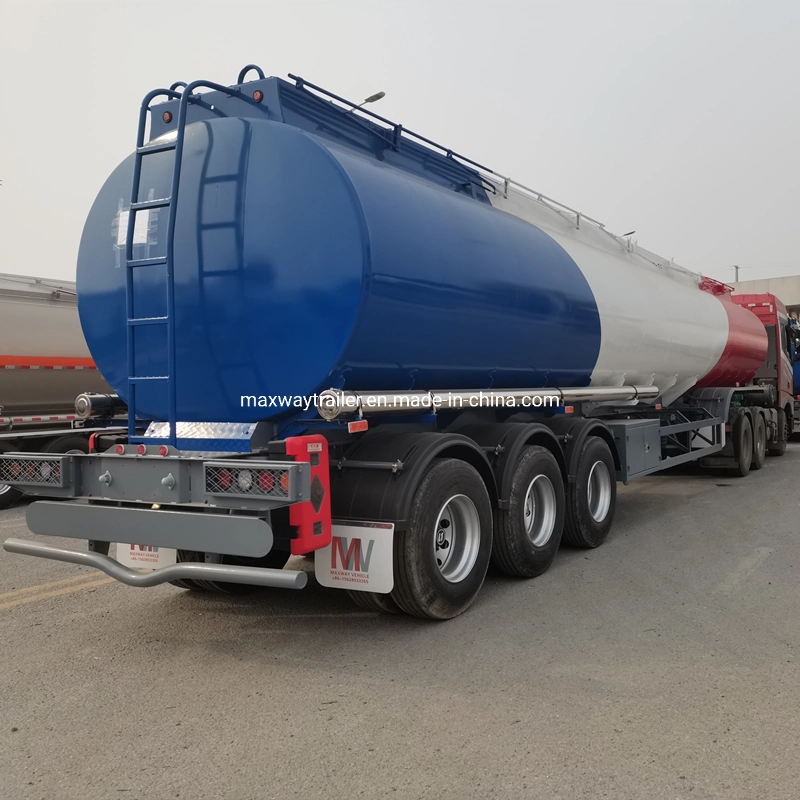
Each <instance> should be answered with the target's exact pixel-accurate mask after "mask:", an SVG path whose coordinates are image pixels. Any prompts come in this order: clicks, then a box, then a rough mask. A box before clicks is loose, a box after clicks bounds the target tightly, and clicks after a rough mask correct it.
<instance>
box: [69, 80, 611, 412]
mask: <svg viewBox="0 0 800 800" xmlns="http://www.w3.org/2000/svg"><path fill="white" fill-rule="evenodd" d="M245 87H246V90H247V95H248V97H251V95H252V91H254V90H255V88H259V89H260V90H261V91H263V93H264V102H263V103H262V104H259V105H256V104H255V103H253V101H252V100H250V101H249V102H244V101H245V100H247V99H248V98H247V97H244V96H243V97H242V98H231V97H228V96H226V95H225V94H223V93H222V92H211V93H208V94H204V95H202V103H201V104H200V105H198V106H197V107H195V106H194V105H187V110H186V114H187V116H186V129H185V144H184V150H183V157H182V159H181V160H180V161H179V163H180V202H179V203H178V204H177V206H176V207H175V210H174V214H171V215H169V216H171V217H172V218H173V221H174V226H175V227H174V236H173V237H171V238H172V241H173V248H174V287H175V291H174V305H175V308H174V325H175V328H174V330H175V337H174V346H175V364H176V365H177V370H173V371H172V372H170V371H169V360H170V359H169V347H168V346H167V343H166V342H165V341H164V336H163V331H160V330H159V328H158V326H141V327H138V328H137V331H136V346H135V353H134V354H133V362H134V364H135V369H136V370H137V372H136V373H133V374H137V375H162V374H167V375H170V377H171V381H172V382H173V386H174V396H175V398H176V403H177V406H176V409H175V413H176V415H177V418H178V419H180V420H182V421H187V422H188V421H209V422H213V421H226V422H235V421H251V420H256V419H269V418H278V417H281V418H283V423H282V424H286V423H287V422H288V421H289V420H290V419H291V418H303V419H305V418H307V417H308V416H309V411H308V410H304V409H300V408H297V407H294V406H292V405H290V406H288V407H287V406H286V405H285V404H282V403H283V401H279V403H278V404H277V405H271V406H266V407H256V408H252V407H251V408H247V407H245V408H243V407H242V406H241V403H240V398H241V396H243V395H255V396H264V397H268V396H277V397H284V398H286V397H290V398H293V397H295V396H308V395H312V394H313V393H314V392H318V391H321V390H323V389H326V388H329V387H331V386H339V387H344V388H347V389H353V390H365V389H390V390H391V389H397V390H403V389H409V388H412V387H413V388H417V389H420V388H428V389H434V388H435V389H447V388H454V389H455V388H463V389H469V388H474V389H481V388H486V389H488V388H501V387H515V386H526V387H537V386H556V385H557V386H565V387H566V386H583V385H587V384H588V382H589V377H590V374H591V371H592V369H593V367H594V365H595V363H596V360H597V355H598V352H599V345H600V321H599V317H598V312H597V307H596V304H595V302H594V298H593V296H592V293H591V290H590V289H589V286H588V284H587V283H586V280H585V279H584V277H583V275H582V273H581V271H580V269H579V268H578V267H577V265H576V264H575V263H574V261H573V260H572V259H571V258H570V257H569V256H568V255H567V253H566V252H565V251H564V250H563V248H561V247H560V246H559V245H558V244H557V243H556V242H555V241H554V240H553V239H552V238H551V237H550V236H548V235H547V234H545V233H544V232H543V231H541V230H540V229H538V228H536V227H534V226H533V225H530V224H528V223H526V222H524V221H522V220H519V219H517V218H515V217H511V216H510V215H507V214H504V213H502V212H500V211H497V210H495V209H493V208H492V207H491V205H490V204H489V202H488V198H487V196H486V192H485V189H484V187H483V185H482V182H481V181H480V177H479V176H478V174H477V172H475V171H474V170H471V169H469V168H468V167H466V166H465V165H463V164H461V163H459V162H458V161H456V160H454V159H452V158H448V157H447V155H446V154H442V155H440V154H438V153H436V152H433V151H432V150H430V149H429V148H426V147H423V146H421V145H419V144H417V143H415V142H411V141H409V140H407V139H405V138H404V137H400V136H394V135H393V134H392V132H391V131H387V130H386V129H385V128H383V127H381V126H379V125H377V124H373V123H371V122H369V121H367V120H364V119H361V118H359V117H357V116H355V115H353V114H345V113H344V110H343V109H341V108H339V107H337V106H335V105H333V104H330V103H327V102H326V101H323V100H321V99H320V98H318V97H315V96H313V95H311V94H310V93H308V92H305V91H303V90H301V89H298V88H296V87H294V86H292V85H291V84H288V83H286V82H284V81H279V80H277V79H265V80H263V81H262V80H258V81H253V82H251V83H248V84H246V85H245ZM245 87H243V88H245ZM226 91H227V92H230V90H226ZM176 103H177V101H171V102H170V103H166V104H164V105H163V106H159V107H158V110H159V112H160V111H161V109H162V108H171V107H172V108H174V106H175V105H176ZM157 117H160V113H159V114H158V115H156V116H154V120H153V123H154V132H155V133H156V134H158V133H159V132H164V131H165V128H164V126H160V123H159V124H158V125H156V118H157ZM159 126H160V127H159ZM172 127H173V129H174V124H173V126H172ZM167 129H168V128H167ZM312 132H313V133H312ZM133 162H134V157H131V158H129V159H128V160H127V161H125V162H123V164H121V165H120V167H118V168H117V170H116V171H115V172H114V173H113V174H112V176H111V177H110V178H109V180H108V181H107V182H106V184H105V186H104V187H103V189H102V190H101V192H100V194H99V195H98V198H97V200H96V201H95V204H94V206H93V207H92V210H91V212H90V214H89V218H88V220H87V223H86V227H85V229H84V235H83V238H82V241H81V249H80V254H79V263H78V298H79V309H80V313H81V322H82V324H83V327H84V333H85V334H86V338H87V341H88V343H89V346H90V349H91V350H92V354H93V356H94V358H95V360H96V361H97V364H98V366H99V367H100V369H101V370H102V372H103V374H104V375H105V377H106V379H107V380H108V381H109V383H110V384H111V385H112V386H113V387H114V388H115V389H116V390H117V391H119V392H120V393H121V394H122V395H123V396H124V395H125V385H126V384H125V369H124V354H125V327H126V326H125V324H124V321H125V319H126V313H125V310H126V298H125V279H124V275H123V274H120V270H119V269H118V268H117V267H118V266H119V252H118V250H119V247H115V246H114V241H115V230H114V225H115V224H117V223H116V220H118V211H119V209H120V208H123V209H124V207H125V201H126V198H127V196H129V195H128V193H127V191H124V189H123V187H124V186H125V185H126V183H127V185H128V186H130V179H131V173H132V170H133V167H134V163H133ZM173 165H174V151H163V152H160V153H154V154H153V155H151V156H150V157H149V158H148V159H147V163H146V164H145V165H144V167H143V170H142V176H141V185H142V193H141V195H140V196H142V197H144V196H145V193H146V194H147V196H149V197H154V198H160V197H166V196H169V186H170V181H171V178H172V169H173ZM150 215H151V217H150V231H151V235H150V236H149V238H148V241H147V243H146V244H144V243H143V244H135V245H132V247H133V250H134V251H135V253H133V254H132V257H133V255H135V257H136V258H137V259H144V258H155V257H158V256H159V255H163V254H164V249H165V247H166V245H167V241H168V240H167V223H168V220H167V219H165V218H164V217H165V216H167V215H165V214H164V213H163V210H161V211H159V210H154V211H151V212H150ZM131 233H132V232H131V231H130V230H129V232H128V239H127V240H128V242H131V241H132V236H131ZM123 266H124V264H123ZM157 273H158V268H156V267H140V268H136V269H135V270H133V276H132V297H133V298H134V301H135V307H136V309H137V310H136V313H137V315H138V316H152V317H156V316H160V315H164V314H167V315H168V314H169V309H168V304H167V298H166V297H165V291H164V288H165V287H164V280H163V274H162V273H159V274H157ZM170 327H171V326H170ZM160 334H161V335H160ZM169 394H170V392H169V391H168V387H167V386H165V385H163V384H162V385H159V384H157V383H150V384H141V385H139V386H138V388H137V390H136V404H137V409H138V411H139V414H140V415H141V416H148V417H153V418H155V419H168V418H169V417H170V408H169V406H170V397H169Z"/></svg>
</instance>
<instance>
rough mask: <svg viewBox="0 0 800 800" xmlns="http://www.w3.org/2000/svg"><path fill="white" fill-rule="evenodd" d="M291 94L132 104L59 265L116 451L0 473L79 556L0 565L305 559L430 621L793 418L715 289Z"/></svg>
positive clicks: (777, 441)
mask: <svg viewBox="0 0 800 800" xmlns="http://www.w3.org/2000/svg"><path fill="white" fill-rule="evenodd" d="M250 71H255V73H256V78H255V79H254V80H252V81H249V82H245V77H246V76H247V75H248V73H249V72H250ZM289 77H290V81H286V80H282V79H278V78H266V77H265V76H264V74H263V72H262V71H261V70H260V69H259V68H257V67H253V66H249V67H246V68H245V69H244V70H242V72H241V73H240V74H239V78H238V80H237V82H236V84H235V85H233V86H222V85H219V84H216V83H212V82H209V81H196V82H194V83H191V84H189V85H188V86H187V85H186V84H183V83H177V84H173V86H172V87H171V88H170V89H160V90H155V91H153V92H151V93H150V94H148V95H147V96H146V97H145V99H144V101H143V103H142V107H141V111H140V119H139V131H138V136H137V142H136V149H135V151H134V153H133V154H132V155H130V156H129V157H128V158H127V159H125V160H124V161H123V162H122V163H121V164H120V166H119V167H118V168H117V169H116V170H115V171H114V172H113V173H112V175H111V176H110V177H109V178H108V180H107V181H106V183H105V185H104V186H103V188H102V189H101V190H100V193H99V195H98V197H97V199H96V201H95V203H94V205H93V206H92V209H91V210H90V212H89V216H88V219H87V222H86V225H85V228H84V231H83V237H82V239H81V245H80V251H79V257H78V302H79V310H80V316H81V323H82V326H83V330H84V334H85V336H86V339H87V341H88V343H89V347H90V349H91V352H92V355H93V356H94V359H95V360H96V362H97V364H98V366H99V367H100V369H101V371H102V372H103V374H104V375H105V376H106V378H107V379H108V381H109V383H110V384H111V386H112V387H113V390H114V391H115V392H117V393H118V394H119V395H120V396H121V397H122V398H123V399H124V400H126V401H127V403H128V415H129V416H128V423H129V430H128V440H127V442H126V443H119V444H116V445H115V446H114V447H113V448H110V449H108V450H106V451H105V452H101V453H95V454H88V455H83V454H65V455H47V456H44V455H16V456H10V455H6V456H2V457H0V477H3V476H5V478H4V479H5V480H8V481H9V482H11V483H13V484H14V485H15V486H20V487H21V488H24V489H25V491H28V492H31V493H36V492H39V491H41V487H42V485H43V484H44V483H46V482H47V476H50V484H49V485H48V487H47V492H48V493H52V492H53V491H54V489H53V485H52V484H53V482H54V481H53V478H52V476H56V477H57V483H58V486H57V493H59V494H60V495H61V496H62V497H63V498H69V502H59V503H52V502H48V501H39V502H35V503H33V504H31V505H30V506H29V509H28V515H27V519H28V525H29V527H30V529H31V530H32V531H33V532H35V533H39V534H47V535H50V536H55V537H79V538H84V539H87V540H89V544H88V551H81V552H78V551H73V550H67V549H64V548H60V547H56V546H52V545H44V544H40V543H38V542H30V541H25V540H19V539H11V540H8V541H6V542H5V545H4V547H5V549H6V550H8V551H10V552H16V553H23V554H29V555H35V556H41V557H45V558H53V559H57V560H63V561H69V562H74V563H79V564H86V565H90V566H95V567H97V568H98V569H101V570H103V571H105V572H107V573H108V574H109V575H113V576H114V577H116V578H118V579H119V580H121V581H123V582H125V583H127V584H129V585H132V586H150V585H154V584H158V583H163V582H167V581H170V582H172V583H175V584H177V585H179V586H182V587H184V588H188V589H195V590H218V591H233V590H235V589H237V587H238V588H242V587H246V586H253V585H260V586H272V587H278V586H282V587H289V588H302V586H304V585H305V583H306V580H307V577H306V573H305V572H302V571H295V570H292V569H285V568H284V567H285V566H286V564H287V561H288V559H289V556H290V555H302V554H310V553H314V557H315V574H316V578H317V580H318V581H319V582H320V583H322V584H323V585H325V586H331V587H338V588H342V589H346V590H348V591H349V592H350V594H351V596H352V597H353V598H354V600H355V601H356V602H357V603H359V604H360V605H361V606H363V607H366V608H369V609H373V610H379V611H386V612H406V613H410V614H414V615H417V616H420V617H427V618H434V619H446V618H450V617H453V616H455V615H457V614H459V613H461V612H462V611H464V610H465V609H466V608H467V607H468V606H469V605H470V604H471V603H472V602H473V600H474V599H475V597H476V595H477V594H478V591H479V589H480V587H481V585H482V583H483V580H484V577H485V575H486V571H487V568H488V565H489V563H490V561H493V562H494V563H495V564H496V566H497V567H498V568H500V569H501V570H503V571H505V572H506V573H508V574H511V575H516V576H520V577H525V578H530V577H534V576H536V575H539V574H540V573H542V572H544V570H546V569H547V568H548V567H549V566H550V564H551V563H552V561H553V558H554V557H555V555H556V551H557V550H558V547H559V544H560V542H561V541H562V540H563V541H566V542H568V543H569V544H571V545H574V546H579V547H596V546H597V545H599V544H600V543H601V542H602V541H603V540H604V539H605V537H606V536H607V534H608V532H609V529H610V527H611V524H612V520H613V517H614V509H615V504H616V482H617V481H624V482H627V481H629V480H632V479H634V478H637V477H639V476H642V475H648V474H651V473H653V472H656V471H658V470H662V469H665V468H667V467H671V466H674V465H678V464H683V463H686V462H690V461H699V462H700V463H701V464H705V465H710V466H713V467H714V468H717V469H719V468H724V469H729V470H731V471H733V472H735V473H737V474H738V475H741V476H744V475H746V474H747V473H748V471H749V470H750V469H758V468H760V467H761V466H762V464H763V463H764V458H765V456H766V453H767V451H769V452H772V453H774V454H776V455H779V454H780V453H782V451H783V446H784V443H785V438H786V430H787V425H786V424H785V423H786V420H787V419H789V418H791V415H792V407H791V404H787V406H786V407H785V408H784V407H782V405H781V402H782V401H781V400H780V399H779V394H778V392H777V391H776V386H774V385H773V384H771V383H770V382H769V381H768V380H758V379H756V380H754V378H755V377H756V375H757V373H758V370H759V368H760V367H761V365H762V363H763V362H764V360H765V356H766V355H767V351H768V336H767V332H766V330H765V328H764V325H763V324H762V323H761V322H760V321H759V319H758V318H757V317H756V316H755V315H754V314H753V313H752V312H751V311H750V310H749V309H748V308H746V307H742V306H740V305H737V304H736V303H734V302H733V301H732V299H731V295H730V290H729V289H728V287H726V286H724V285H723V284H720V283H718V282H715V281H712V280H709V279H706V278H703V277H702V276H700V275H698V274H695V273H693V272H690V271H689V270H686V269H683V268H681V267H679V266H677V265H675V264H673V263H672V262H671V261H670V260H667V259H664V258H661V257H659V256H657V255H655V254H653V253H651V252H649V251H646V250H644V249H642V248H640V247H639V246H638V244H637V243H635V242H633V241H632V240H631V239H630V238H624V237H619V236H615V235H613V234H611V233H610V232H609V231H608V230H607V229H606V228H605V227H604V226H603V225H602V224H600V223H598V222H597V221H596V220H594V219H592V218H590V217H587V216H585V215H584V214H582V213H578V212H576V211H574V210H572V209H570V208H569V207H567V206H564V205H562V204H560V203H557V202H555V201H553V200H551V199H549V198H548V197H545V196H544V195H541V194H539V193H537V192H533V191H531V190H529V189H527V188H525V187H524V186H521V185H519V184H517V183H515V182H513V181H511V180H510V179H507V178H505V177H503V176H501V175H499V174H498V173H495V172H493V171H491V170H488V169H486V168H485V167H482V166H481V165H480V164H477V163H476V162H474V161H471V160H470V159H467V158H465V157H463V156H460V155H458V154H457V153H454V152H453V151H452V150H449V149H447V148H443V147H440V146H439V145H437V144H435V143H434V142H431V141H430V140H428V139H426V138H424V137H422V136H419V135H417V134H414V133H412V132H410V131H409V130H407V129H405V128H403V127H402V126H400V125H397V124H394V123H392V122H390V121H389V120H387V119H384V118H383V117H380V116H378V115H376V114H373V113H371V112H369V111H366V110H364V109H358V108H356V106H355V104H353V103H350V102H348V101H345V100H343V99H342V98H340V97H337V96H336V95H333V94H331V93H329V92H327V91H325V90H323V89H321V88H320V87H318V86H315V85H313V84H310V83H308V82H306V81H304V80H302V79H301V78H297V77H295V76H289ZM156 101H158V102H156ZM148 118H149V134H148ZM776 341H777V340H776ZM492 393H494V397H493V398H492ZM782 396H783V395H781V396H780V397H782ZM547 397H550V398H553V397H554V398H555V399H556V406H555V407H553V406H549V405H548V404H547V403H548V401H547V399H546V398H547ZM500 398H502V399H500ZM487 399H493V400H494V401H495V402H493V403H489V404H487V402H485V401H486V400H487ZM782 415H783V416H782ZM141 419H152V420H156V421H155V422H152V423H151V424H150V425H149V426H148V427H147V430H146V431H145V432H144V433H143V434H142V435H140V434H139V431H138V430H137V427H136V426H137V420H141ZM782 419H783V423H782V421H781V420H782ZM20 471H21V472H22V474H24V475H25V476H26V477H25V480H24V481H22V480H15V479H14V478H13V476H14V475H17V474H19V473H20ZM112 543H117V544H116V554H117V556H118V557H119V554H120V548H123V549H124V550H127V549H128V548H132V547H137V548H149V547H153V548H156V547H157V548H160V552H163V550H164V549H165V548H170V549H174V550H175V551H176V558H177V563H175V564H173V565H171V566H166V567H163V568H160V569H155V570H154V571H151V572H149V573H143V572H140V571H137V570H133V569H130V568H128V567H126V566H123V565H121V564H120V563H119V561H118V560H116V559H114V558H112V557H111V556H110V553H112V551H111V549H110V548H111V545H112Z"/></svg>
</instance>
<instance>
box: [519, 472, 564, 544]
mask: <svg viewBox="0 0 800 800" xmlns="http://www.w3.org/2000/svg"><path fill="white" fill-rule="evenodd" d="M523 514H524V521H525V533H526V534H527V536H528V538H529V539H530V540H531V543H532V544H533V546H534V547H543V546H544V545H546V544H547V542H549V541H550V537H551V536H552V535H553V529H554V528H555V525H556V490H555V489H554V488H553V484H552V483H551V482H550V478H548V477H547V476H546V475H537V476H536V477H535V478H534V479H533V480H532V481H531V483H530V486H528V491H527V492H526V494H525V504H524V511H523Z"/></svg>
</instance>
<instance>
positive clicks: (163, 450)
mask: <svg viewBox="0 0 800 800" xmlns="http://www.w3.org/2000/svg"><path fill="white" fill-rule="evenodd" d="M114 452H115V453H116V454H117V455H118V456H124V455H125V454H126V453H129V454H131V455H132V454H133V453H134V452H135V453H136V455H137V456H146V455H151V456H154V455H155V454H156V453H158V455H160V456H168V455H169V447H167V446H166V445H165V444H161V445H159V446H158V448H156V447H154V446H153V445H151V446H150V449H149V450H148V449H147V445H145V444H139V445H136V450H135V451H134V450H133V445H129V446H128V447H126V446H125V445H124V444H118V445H117V446H116V447H115V448H114Z"/></svg>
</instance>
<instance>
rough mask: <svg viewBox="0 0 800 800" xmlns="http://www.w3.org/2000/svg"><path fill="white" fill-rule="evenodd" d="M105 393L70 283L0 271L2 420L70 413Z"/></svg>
mask: <svg viewBox="0 0 800 800" xmlns="http://www.w3.org/2000/svg"><path fill="white" fill-rule="evenodd" d="M82 391H90V392H96V391H108V385H107V384H106V382H105V381H104V380H103V378H102V376H101V374H100V373H99V371H98V370H97V367H96V366H95V363H94V361H93V359H92V358H91V356H90V354H89V349H88V347H87V346H86V342H85V340H84V338H83V334H82V332H81V327H80V323H79V320H78V309H77V306H76V301H75V284H74V283H72V282H70V281H60V280H51V279H48V278H33V277H28V276H21V275H6V274H0V420H1V421H2V422H0V424H4V423H5V421H6V420H8V419H9V418H14V417H30V416H37V415H50V414H65V413H70V412H72V411H73V408H74V405H75V398H76V397H77V396H78V394H80V393H81V392H82Z"/></svg>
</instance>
